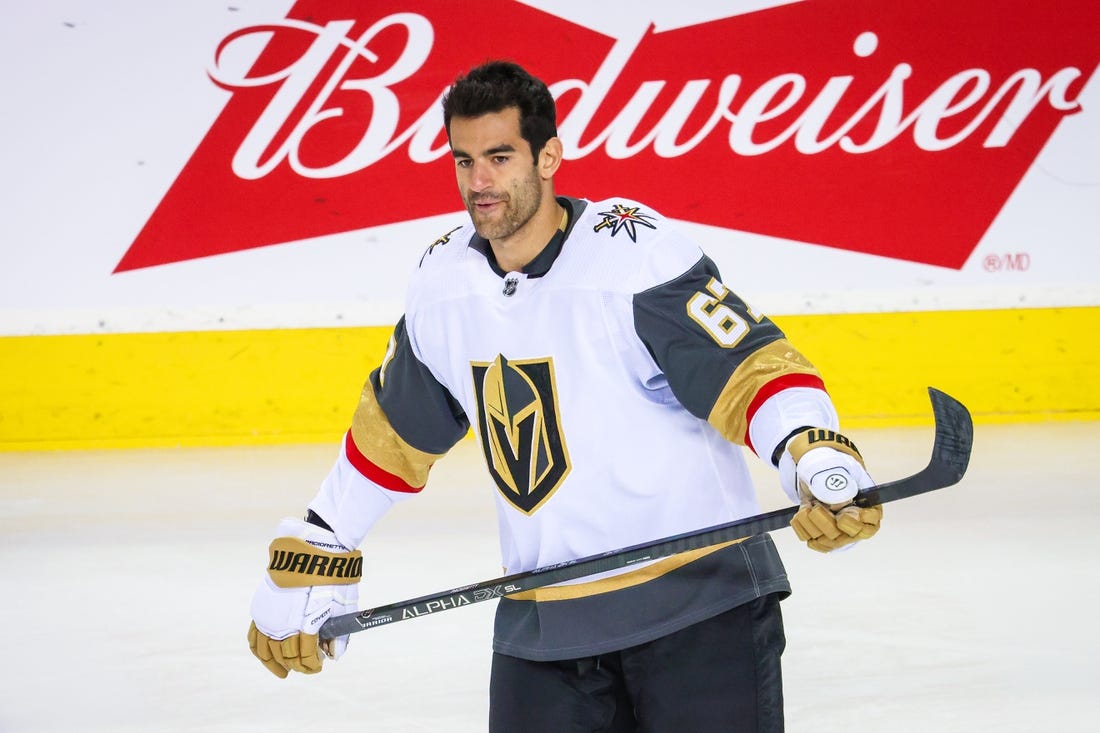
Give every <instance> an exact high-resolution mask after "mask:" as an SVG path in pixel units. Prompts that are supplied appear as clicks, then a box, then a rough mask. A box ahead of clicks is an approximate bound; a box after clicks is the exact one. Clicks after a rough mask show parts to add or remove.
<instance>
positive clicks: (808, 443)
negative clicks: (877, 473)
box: [787, 428, 864, 466]
mask: <svg viewBox="0 0 1100 733" xmlns="http://www.w3.org/2000/svg"><path fill="white" fill-rule="evenodd" d="M814 448H832V449H833V450H837V451H840V452H841V453H845V454H847V455H849V456H851V457H852V458H855V459H856V460H857V461H859V465H861V466H863V465H864V463H863V456H861V455H860V454H859V449H858V448H856V444H855V443H853V442H852V441H851V440H849V439H848V438H846V437H844V436H843V435H841V434H840V433H838V432H836V431H835V430H826V429H825V428H810V429H809V430H806V431H804V432H801V433H799V434H797V435H795V436H794V437H793V438H791V439H790V440H788V441H787V453H789V454H790V456H791V458H792V459H794V462H795V464H796V465H797V464H798V461H799V460H800V459H801V458H802V456H804V455H806V452H807V451H810V450H813V449H814Z"/></svg>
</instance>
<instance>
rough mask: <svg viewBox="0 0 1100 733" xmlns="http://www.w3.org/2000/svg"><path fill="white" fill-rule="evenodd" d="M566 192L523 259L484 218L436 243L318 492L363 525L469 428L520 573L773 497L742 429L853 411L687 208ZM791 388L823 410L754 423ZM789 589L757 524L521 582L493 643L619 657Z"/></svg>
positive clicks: (746, 511)
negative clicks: (675, 550) (682, 218)
mask: <svg viewBox="0 0 1100 733" xmlns="http://www.w3.org/2000/svg"><path fill="white" fill-rule="evenodd" d="M559 202H560V203H562V205H563V206H565V207H566V208H567V210H568V214H569V218H568V225H567V227H566V228H565V229H564V230H563V231H561V232H559V233H558V235H557V236H555V238H554V239H553V240H552V241H551V242H550V243H549V244H548V245H547V247H546V248H545V249H544V250H543V252H542V253H541V254H540V255H539V256H538V257H537V258H536V259H535V260H534V261H532V262H531V263H529V264H528V265H527V266H526V267H525V268H524V269H523V271H522V272H503V271H502V270H501V269H500V268H499V267H498V266H497V264H496V262H495V259H494V257H493V255H492V250H491V248H490V246H489V244H488V242H486V241H485V240H484V239H481V238H480V237H479V236H478V235H477V234H476V233H475V232H474V230H473V227H472V226H469V225H468V226H466V227H461V228H458V229H456V230H453V231H452V232H450V233H448V234H447V235H446V236H444V237H442V238H441V239H439V240H438V241H436V242H435V243H434V244H432V246H431V247H430V248H429V249H428V250H427V252H426V253H425V254H424V256H423V258H422V260H421V263H420V267H419V268H418V270H417V271H416V272H415V274H414V275H413V277H412V278H411V281H410V283H409V290H408V297H407V301H406V310H405V316H404V318H403V319H402V320H401V322H400V323H399V324H398V326H397V328H396V329H395V332H394V338H393V340H392V341H391V344H390V347H389V349H388V351H387V354H386V357H385V360H384V362H383V364H382V365H381V366H380V368H379V369H377V370H376V371H375V372H374V373H373V374H372V375H371V377H370V380H369V381H368V383H367V385H366V386H365V388H364V392H363V399H362V401H361V403H360V406H359V408H358V410H357V412H356V416H355V420H354V422H353V426H352V430H351V431H349V434H348V438H347V440H346V441H345V450H344V451H343V453H342V455H341V459H340V463H339V464H338V466H337V467H336V468H335V469H334V472H333V475H331V476H330V477H329V479H327V480H326V483H327V484H328V486H327V488H323V489H322V492H321V493H320V494H319V495H318V498H317V499H315V500H314V502H313V503H311V505H310V508H311V509H312V510H314V511H315V512H316V513H317V514H318V515H319V516H320V517H322V518H323V519H324V520H325V521H326V522H328V523H329V524H330V525H332V526H333V528H334V529H335V530H336V531H337V534H338V536H341V539H342V540H344V541H345V543H348V542H350V543H353V544H358V542H359V540H361V539H362V535H363V534H364V533H365V532H366V530H367V528H368V527H369V525H370V524H371V523H373V521H374V520H375V519H376V518H377V516H378V515H379V514H381V513H382V512H383V511H384V510H385V508H386V507H387V506H388V504H389V502H391V501H393V500H395V499H397V498H401V497H404V496H408V495H410V494H413V493H416V492H417V491H419V489H420V488H421V487H423V485H424V483H425V482H426V480H427V473H428V470H429V468H430V466H431V463H432V462H434V461H435V460H436V459H437V458H438V457H439V456H441V455H442V454H444V453H445V452H446V451H447V450H448V449H449V448H450V447H451V446H453V445H454V444H455V442H457V441H458V440H459V439H460V438H461V437H462V436H463V435H465V434H466V432H467V430H468V429H469V428H470V427H472V428H473V429H474V432H475V435H476V438H477V440H478V441H479V442H480V445H481V448H482V450H483V452H484V454H485V460H486V465H487V467H488V470H489V474H490V477H491V479H492V483H493V485H494V486H495V497H496V504H497V512H498V518H499V525H500V543H501V556H502V560H503V565H504V569H505V572H506V573H508V574H511V573H517V572H521V571H525V570H531V569H534V568H536V567H542V566H546V565H550V564H554V563H559V562H563V561H567V560H572V559H576V558H578V557H584V556H588V555H593V554H597V553H600V552H604V551H607V550H612V549H616V548H621V547H626V546H630V545H634V544H639V543H642V542H648V541H652V540H655V539H660V538H664V537H668V536H671V535H676V534H679V533H683V532H688V531H691V530H696V529H700V528H703V527H708V526H713V525H716V524H720V523H724V522H729V521H733V520H735V519H738V518H741V517H744V516H747V515H750V514H756V513H758V512H759V511H760V509H759V506H758V504H757V500H756V495H755V491H754V488H753V486H752V484H751V481H750V478H749V474H748V470H747V467H746V465H745V463H744V459H743V456H742V450H741V448H740V446H741V445H745V444H750V447H753V448H754V449H756V450H758V451H760V453H761V455H762V456H763V457H764V458H765V459H770V458H771V457H772V456H771V451H772V450H773V449H774V448H776V446H779V445H781V444H782V440H781V439H782V438H784V437H785V436H786V435H788V434H789V432H790V431H792V430H794V429H797V428H799V427H802V426H803V425H805V424H817V425H824V424H829V423H832V422H833V421H835V412H833V411H832V406H831V404H830V403H829V402H828V399H827V397H825V396H824V391H823V389H824V388H823V385H822V383H821V380H820V378H819V376H818V375H817V373H816V371H815V370H814V368H813V367H812V366H811V365H810V364H809V363H808V362H807V361H806V360H805V359H804V358H803V357H802V356H801V355H800V354H799V353H798V352H797V351H796V350H795V349H794V348H793V347H792V346H791V345H790V344H789V343H788V342H787V341H786V339H785V338H784V336H783V334H782V333H781V332H780V331H779V329H778V328H777V327H776V326H775V325H774V324H773V323H772V322H771V321H769V320H768V319H766V318H764V317H763V316H762V315H760V314H758V313H756V312H754V311H753V310H752V309H751V308H749V307H748V306H747V305H746V304H745V303H744V302H743V301H742V300H741V299H740V298H738V297H737V296H736V295H735V294H734V293H733V292H731V291H730V289H729V288H727V287H726V286H725V285H724V284H723V283H722V281H721V277H720V275H719V273H718V270H717V268H716V267H715V265H714V264H713V262H712V261H711V260H710V259H709V258H708V257H706V256H705V255H704V254H703V252H702V251H701V250H700V249H699V248H698V246H696V245H695V244H694V243H693V242H691V241H690V240H689V239H688V238H687V237H686V236H684V234H683V233H682V232H681V231H679V230H678V229H677V228H676V227H675V226H674V224H673V223H672V222H669V221H668V220H666V219H664V218H663V217H662V216H660V215H659V214H657V213H656V212H654V211H652V210H650V209H648V208H646V207H645V206H644V205H642V204H639V203H637V202H633V201H628V200H622V199H613V200H608V201H600V202H589V201H585V200H580V199H571V198H565V197H562V198H559ZM790 390H794V392H791V391H790ZM781 392H786V393H787V394H804V395H805V398H806V399H805V401H806V403H807V405H809V407H808V408H807V409H806V411H805V412H806V413H809V414H811V415H812V414H813V413H814V412H815V411H817V412H820V413H821V414H822V415H821V418H820V419H818V420H810V421H805V420H803V419H802V418H803V417H804V415H799V416H798V418H790V419H787V418H784V417H783V415H781V414H779V415H777V414H775V411H774V410H773V411H771V413H769V418H768V420H767V421H766V422H768V427H767V430H755V429H754V430H752V431H750V425H751V423H752V421H753V417H754V415H755V413H756V411H757V410H758V409H759V408H760V407H761V406H762V405H763V404H765V403H766V402H767V401H768V400H769V399H770V398H772V397H774V396H776V395H778V394H779V393H781ZM761 422H765V421H761ZM757 434H762V435H766V436H767V438H766V442H767V443H768V444H767V445H765V446H759V445H757V446H753V445H751V441H750V435H757ZM357 482H359V483H360V484H361V485H356V484H357ZM372 492H373V494H372ZM375 494H376V495H377V496H375ZM368 495H369V496H368ZM349 546H351V545H349ZM771 592H779V593H788V592H789V586H788V584H787V580H786V576H785V573H784V571H783V568H782V564H781V563H780V561H779V558H778V555H777V553H776V552H775V549H774V547H773V546H772V544H771V541H770V538H768V537H767V536H763V537H754V538H750V539H749V540H746V541H744V542H741V543H733V544H730V545H726V546H723V547H719V548H710V549H707V550H702V551H698V552H694V553H687V554H686V555H678V556H675V557H672V558H667V559H666V560H662V561H658V562H656V563H653V564H651V565H648V566H646V567H642V568H637V569H632V570H631V571H630V572H626V573H615V574H610V576H609V577H597V578H592V579H587V580H585V581H583V582H576V583H573V584H565V585H563V586H555V587H552V588H547V589H540V590H536V591H533V592H530V593H527V594H522V595H521V596H518V597H512V598H507V599H503V600H502V601H501V602H500V604H499V606H498V615H497V625H496V635H495V642H494V648H495V649H496V650H497V651H499V652H502V653H507V654H512V655H515V656H520V657H524V658H528V659H563V658H572V657H579V656H588V655H592V654H599V653H603V652H606V651H611V650H614V649H618V648H624V647H626V646H630V645H633V644H637V643H641V642H644V641H648V640H650V639H653V638H656V637H659V636H661V635H664V634H667V633H670V632H672V631H675V630H678V629H679V628H683V627H684V626H687V625H688V624H691V623H694V622H696V621H699V620H702V619H704V618H707V617H708V616H711V615H714V614H717V613H720V612H722V611H724V610H728V609H729V608H732V607H734V606H736V605H738V604H740V603H744V602H746V601H748V600H751V599H753V598H755V597H757V596H760V595H763V594H766V593H771Z"/></svg>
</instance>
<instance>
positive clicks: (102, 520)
mask: <svg viewBox="0 0 1100 733" xmlns="http://www.w3.org/2000/svg"><path fill="white" fill-rule="evenodd" d="M853 437H858V442H859V443H860V447H861V449H862V451H863V453H864V455H865V456H866V457H867V459H868V463H869V465H870V468H871V471H872V474H873V475H874V476H875V477H876V478H879V479H880V480H888V479H893V478H898V477H900V476H903V475H907V474H909V473H912V472H913V471H915V470H917V469H919V468H921V467H922V466H923V465H924V463H925V461H926V460H927V457H928V450H929V448H930V445H931V429H930V428H911V429H910V428H906V429H894V430H875V431H857V432H856V434H855V435H854V436H853ZM1097 444H1100V423H1056V424H1050V425H1029V426H984V425H979V426H978V428H977V431H976V442H975V449H974V455H973V459H972V462H971V468H970V471H969V473H968V474H967V476H966V478H965V479H964V480H963V482H962V483H961V484H959V485H958V486H955V487H952V488H949V489H945V490H943V491H940V492H936V493H933V494H929V495H926V496H922V497H916V498H913V499H909V500H906V501H903V502H899V503H895V504H891V505H889V506H888V507H887V508H886V518H885V522H884V528H883V530H882V532H881V533H880V534H879V536H878V537H876V538H875V539H874V540H873V541H872V542H870V543H868V544H867V545H866V546H863V547H859V548H857V549H856V550H853V551H851V552H847V553H843V554H840V555H836V556H820V555H818V554H816V553H813V552H810V551H809V550H806V549H805V548H803V547H801V546H799V545H798V543H797V541H796V540H795V539H794V537H793V534H792V533H790V532H789V531H783V532H779V533H776V535H775V538H776V542H777V544H778V545H779V547H780V551H781V552H782V553H783V556H784V560H785V562H786V564H787V568H788V571H789V573H790V575H791V578H792V583H793V585H794V588H795V593H794V595H793V596H792V597H791V598H790V599H789V600H788V601H786V602H785V603H784V606H783V610H784V615H785V619H786V623H787V636H788V650H787V653H786V655H785V656H784V674H785V679H786V698H787V728H788V730H789V731H792V732H793V733H801V732H803V731H805V732H807V733H832V732H833V731H835V732H837V733H839V732H841V731H845V732H847V731H850V730H856V729H858V730H864V731H890V732H891V733H908V732H909V731H913V732H915V731H921V732H922V733H923V732H924V731H930V730H935V731H937V733H949V732H951V731H960V732H961V731H967V732H968V733H970V732H971V731H974V730H996V731H998V732H999V733H1047V732H1057V733H1069V732H1077V731H1080V732H1082V733H1083V732H1084V731H1093V730H1096V705H1095V702H1092V700H1093V698H1092V696H1091V695H1092V690H1091V688H1092V687H1093V686H1094V683H1095V681H1096V680H1097V679H1100V631H1098V625H1097V624H1096V623H1095V621H1094V619H1095V613H1096V609H1095V604H1096V602H1097V600H1098V599H1100V571H1098V570H1097V567H1096V565H1095V561H1096V559H1097V555H1098V553H1097V549H1096V547H1097V544H1096V540H1095V538H1094V537H1093V536H1092V534H1091V532H1092V531H1095V529H1096V528H1097V527H1098V526H1100V522H1098V520H1100V492H1098V491H1097V487H1096V481H1095V472H1094V471H1092V470H1091V467H1092V466H1093V464H1094V461H1095V460H1096V459H1095V458H1094V454H1093V453H1092V451H1093V450H1095V448H1094V446H1096V445H1097ZM335 455H336V447H335V444H334V445H332V446H291V447H271V448H219V449H178V450H142V451H102V452H100V451H96V452H65V453H9V454H0V568H2V571H0V572H2V575H0V581H2V586H0V587H2V588H3V596H2V597H3V603H0V627H2V628H3V629H4V635H5V643H4V644H3V657H2V659H3V662H2V663H0V731H2V732H3V733H17V732H19V733H21V732H22V731H65V732H66V733H67V732H69V731H112V732H114V731H143V732H144V731H232V732H239V731H305V730H310V731H319V730H321V731H324V730H363V731H383V732H389V731H393V732H396V733H413V732H416V731H438V730H441V729H446V730H448V731H451V732H452V733H460V732H465V731H483V730H485V727H486V725H485V720H486V708H487V695H486V688H487V680H488V667H489V655H490V652H489V642H490V633H491V625H492V623H491V622H492V613H493V603H492V602H488V603H482V604H478V605H474V606H470V607H464V608H460V609H457V610H453V611H448V612H446V613H441V614H437V615H434V616H430V617H426V618H421V619H416V620H412V621H407V622H403V623H398V624H394V625H392V626H387V627H382V628H378V629H372V630H369V631H365V632H362V633H360V634H357V635H355V636H354V637H353V638H352V642H351V646H350V649H349V651H348V654H347V656H345V657H344V658H343V659H341V660H339V661H338V662H335V663H333V662H329V663H327V664H326V666H325V670H324V672H322V673H321V674H320V675H316V676H311V677H305V676H301V675H292V676H291V677H290V678H289V679H287V680H279V679H276V678H275V677H273V676H272V675H270V674H269V673H268V672H266V671H265V670H264V669H263V668H262V667H261V666H260V664H259V663H258V662H257V661H256V660H255V659H253V658H252V656H251V655H250V653H249V652H248V648H247V642H246V640H245V631H246V629H247V626H248V620H249V619H248V605H249V599H250V597H251V594H252V590H253V588H254V586H255V584H256V582H257V580H258V579H259V577H260V573H261V572H262V571H263V567H264V564H265V559H266V547H267V543H268V542H269V541H270V539H271V534H272V532H273V531H274V528H275V526H276V524H277V523H278V520H279V518H280V517H281V516H284V515H287V516H290V515H299V514H300V513H301V511H302V507H303V505H304V504H305V502H306V501H307V500H308V499H309V498H310V497H311V496H312V495H313V492H314V491H315V489H316V486H317V485H318V483H319V482H320V480H321V478H322V477H323V476H324V474H325V473H326V472H327V471H328V468H329V466H330V465H331V462H332V460H333V458H334V457H335ZM753 472H754V474H755V475H756V476H757V477H758V478H759V486H760V494H761V500H762V501H763V502H764V503H765V508H768V509H771V508H775V507H778V506H780V505H781V504H782V502H783V501H785V500H784V499H783V497H782V494H781V492H780V491H779V489H778V487H777V486H776V485H775V483H774V481H775V479H774V476H773V474H772V473H771V472H770V469H768V468H767V467H764V466H762V465H759V464H754V467H753ZM489 486H490V484H489V481H488V479H487V478H486V474H485V473H484V469H483V468H482V466H481V465H480V463H479V456H478V449H477V446H476V445H475V444H474V443H473V441H465V442H463V443H461V444H460V445H459V447H458V448H456V449H455V451H454V452H452V454H451V455H449V456H447V457H446V458H445V459H444V460H442V461H441V462H440V463H439V464H437V466H436V468H435V469H434V470H433V475H432V479H431V482H430V483H429V486H428V488H427V489H426V491H425V493H424V495H423V496H422V497H419V498H418V499H417V500H415V501H412V502H407V503H405V504H402V505H400V506H398V507H397V508H396V509H395V510H394V511H393V512H392V513H391V514H390V515H389V516H387V517H386V518H385V519H384V520H383V521H382V523H381V524H380V525H379V526H378V527H377V528H376V531H375V532H374V533H373V534H372V535H371V536H370V537H369V538H368V540H367V542H366V543H365V544H364V547H363V550H364V555H365V568H364V578H365V580H364V582H363V588H362V597H361V605H363V606H373V605H380V604H382V603H388V602H391V601H397V600H402V599H405V598H410V597H413V596H418V595H422V594H426V593H431V592H435V591H440V590H445V589H448V588H451V587H455V586H459V585H464V584H466V583H469V582H473V581H477V580H484V579H488V578H492V577H495V576H497V575H499V574H500V572H501V571H500V565H499V559H498V556H497V542H496V523H495V519H494V517H493V514H492V502H491V500H490V493H489V492H490V488H489Z"/></svg>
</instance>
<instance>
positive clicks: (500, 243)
mask: <svg viewBox="0 0 1100 733" xmlns="http://www.w3.org/2000/svg"><path fill="white" fill-rule="evenodd" d="M566 221H567V217H566V213H565V209H564V208H563V207H562V206H561V204H559V203H558V202H557V199H555V198H551V199H550V201H549V204H548V205H543V206H541V207H539V210H538V212H536V213H535V215H534V216H533V217H532V218H531V221H529V222H528V223H527V226H525V227H523V229H522V230H521V231H518V232H516V233H515V234H513V235H512V236H510V237H508V238H507V239H494V240H490V241H489V246H490V247H492V248H493V256H494V257H495V258H496V261H497V265H499V266H500V268H501V269H502V270H504V271H506V272H513V271H514V272H518V271H520V270H522V269H523V268H524V266H525V265H527V263H529V262H530V261H531V260H533V259H535V257H537V256H538V254H539V252H541V251H542V250H543V248H545V247H546V245H547V243H548V242H549V241H550V240H551V239H552V238H553V236H554V233H555V232H556V231H558V229H562V228H564V227H565V223H566Z"/></svg>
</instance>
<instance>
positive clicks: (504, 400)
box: [471, 355, 570, 514]
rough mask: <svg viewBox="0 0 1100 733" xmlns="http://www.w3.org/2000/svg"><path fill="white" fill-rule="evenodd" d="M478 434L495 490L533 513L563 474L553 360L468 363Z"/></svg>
mask: <svg viewBox="0 0 1100 733" xmlns="http://www.w3.org/2000/svg"><path fill="white" fill-rule="evenodd" d="M471 366H472V367H473V377H474V395H475V397H476V399H477V410H478V431H477V433H478V436H479V437H480V439H481V448H482V450H483V451H485V463H486V465H487V466H488V467H489V473H490V474H491V475H492V477H493V480H494V481H495V482H496V485H497V489H498V490H499V491H500V493H501V495H502V496H503V497H504V498H505V499H506V500H507V501H508V502H509V503H510V504H512V505H513V506H514V507H516V508H517V509H519V510H520V511H521V512H523V513H524V514H533V513H534V512H535V511H536V510H537V509H538V508H539V507H540V506H542V505H543V504H544V503H545V502H546V500H547V499H549V498H550V497H551V495H553V493H554V492H555V491H557V490H558V487H559V486H561V483H562V481H564V480H565V477H566V476H567V475H568V474H569V468H570V466H569V451H568V450H566V447H565V437H564V436H563V435H562V432H561V420H560V419H559V415H558V399H557V390H556V388H555V384H554V363H553V360H551V359H549V358H546V359H526V360H522V361H509V360H507V359H505V358H504V357H503V356H499V355H498V356H497V358H496V359H494V360H493V361H492V362H490V363H478V362H474V363H472V364H471Z"/></svg>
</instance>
